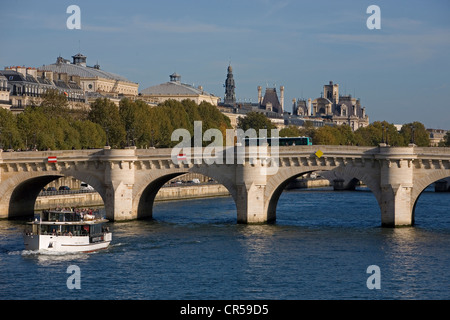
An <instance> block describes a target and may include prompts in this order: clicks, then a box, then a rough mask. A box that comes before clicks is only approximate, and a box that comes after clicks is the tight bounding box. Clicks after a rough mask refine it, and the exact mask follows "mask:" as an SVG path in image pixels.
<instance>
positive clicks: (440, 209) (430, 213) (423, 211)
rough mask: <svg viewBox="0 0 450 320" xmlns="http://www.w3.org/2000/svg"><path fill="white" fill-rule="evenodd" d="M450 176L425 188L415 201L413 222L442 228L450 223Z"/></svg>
mask: <svg viewBox="0 0 450 320" xmlns="http://www.w3.org/2000/svg"><path fill="white" fill-rule="evenodd" d="M449 187H450V176H449V177H447V178H444V179H439V180H436V181H434V182H432V183H431V184H429V185H427V186H426V187H425V188H423V189H422V190H421V191H420V193H419V195H418V196H417V197H416V199H415V201H414V205H413V208H412V224H413V225H416V224H417V225H419V226H423V227H431V228H440V227H441V226H445V225H448V223H449V222H450V215H449V214H448V210H449V203H450V188H449Z"/></svg>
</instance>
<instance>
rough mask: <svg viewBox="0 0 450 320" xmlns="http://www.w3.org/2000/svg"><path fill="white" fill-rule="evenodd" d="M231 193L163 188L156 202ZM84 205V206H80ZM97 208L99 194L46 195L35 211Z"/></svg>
mask: <svg viewBox="0 0 450 320" xmlns="http://www.w3.org/2000/svg"><path fill="white" fill-rule="evenodd" d="M229 195H230V193H229V192H228V190H227V189H226V188H225V187H224V186H223V185H221V184H198V185H183V186H171V187H165V188H161V189H160V190H159V192H158V194H157V195H156V198H155V201H157V202H158V201H173V200H187V199H198V198H209V197H226V196H229ZM80 204H82V205H80ZM82 206H83V207H97V206H103V199H102V197H101V196H100V194H99V193H97V192H87V193H71V194H66V195H58V194H57V195H46V196H39V197H37V199H36V204H35V209H36V210H43V209H49V208H55V207H82Z"/></svg>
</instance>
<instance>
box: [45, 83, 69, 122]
mask: <svg viewBox="0 0 450 320" xmlns="http://www.w3.org/2000/svg"><path fill="white" fill-rule="evenodd" d="M41 97H42V102H41V104H40V105H39V107H40V108H42V110H43V111H44V113H45V114H46V115H47V117H49V118H57V117H69V114H70V109H69V102H68V101H67V96H66V95H65V94H64V93H60V92H59V91H58V90H56V89H48V90H47V91H46V92H45V93H44V94H42V96H41Z"/></svg>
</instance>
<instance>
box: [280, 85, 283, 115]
mask: <svg viewBox="0 0 450 320" xmlns="http://www.w3.org/2000/svg"><path fill="white" fill-rule="evenodd" d="M280 100H281V101H280V103H281V112H280V113H283V112H284V86H281V87H280Z"/></svg>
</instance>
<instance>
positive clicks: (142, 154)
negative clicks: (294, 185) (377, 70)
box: [0, 145, 450, 226]
mask: <svg viewBox="0 0 450 320" xmlns="http://www.w3.org/2000/svg"><path fill="white" fill-rule="evenodd" d="M236 148H237V147H234V148H232V149H233V150H236ZM269 149H270V148H269ZM233 150H232V151H233ZM319 150H320V152H318V151H319ZM171 152H172V149H136V148H128V149H110V148H109V147H105V148H104V149H96V150H73V151H46V152H0V218H18V217H30V216H32V214H33V212H34V204H35V200H36V198H37V196H38V194H39V192H40V190H41V189H42V188H43V187H44V186H45V185H47V184H48V183H49V182H51V181H52V180H55V179H58V178H60V177H62V176H72V177H74V178H76V179H79V180H81V181H85V182H87V183H89V184H90V185H92V186H93V187H94V188H95V190H96V191H97V192H98V193H99V194H100V195H101V197H102V199H103V201H104V205H105V211H106V216H107V218H108V219H110V220H113V221H123V220H132V219H144V218H151V217H152V207H153V202H154V199H155V196H156V194H157V193H158V190H159V189H160V188H161V187H162V186H163V185H164V183H166V182H167V181H169V180H170V179H172V178H174V177H176V176H178V175H181V174H185V173H189V172H192V173H200V174H203V175H205V176H208V177H210V178H213V179H214V180H216V181H217V182H219V183H221V184H222V185H224V186H225V187H226V188H227V189H228V191H229V192H230V194H231V196H232V197H233V199H234V202H235V204H236V212H237V222H238V223H265V222H272V221H275V219H276V207H277V202H278V199H279V197H280V195H281V193H282V192H283V189H284V188H285V186H286V185H287V184H288V183H289V182H290V181H292V179H295V178H297V177H298V176H300V175H303V174H305V173H309V172H315V171H334V172H336V174H338V175H339V176H341V177H345V178H346V179H348V180H351V179H358V180H360V181H362V182H363V183H365V184H366V185H367V187H368V188H370V190H371V191H372V192H373V194H374V196H375V198H376V199H377V201H378V204H379V206H380V209H381V224H382V225H383V226H404V225H413V224H414V208H415V204H416V202H417V199H418V197H419V196H420V194H421V193H422V192H423V190H424V189H425V188H426V187H427V186H428V185H430V184H431V183H433V182H435V181H438V180H441V179H444V178H447V177H450V148H419V147H416V146H414V145H410V146H409V147H389V146H383V145H380V146H379V147H350V146H292V147H279V150H278V155H277V160H278V161H276V162H275V163H276V164H275V166H273V162H272V167H270V166H269V165H268V162H267V161H265V159H264V158H261V159H262V160H261V159H256V160H255V161H253V160H254V156H253V155H252V153H251V152H250V151H249V149H248V148H246V149H245V155H244V159H245V161H244V162H243V163H239V161H237V162H233V163H232V164H229V162H223V163H224V164H220V162H219V164H218V163H217V162H218V161H217V162H216V163H212V164H208V163H210V162H211V161H210V162H207V161H206V160H207V159H205V158H202V157H201V155H200V157H199V156H198V153H197V155H195V154H194V153H195V151H194V152H193V154H194V156H193V158H192V159H191V161H184V162H183V163H180V164H177V163H176V162H177V161H173V160H172V157H171ZM232 154H234V160H236V159H237V158H236V155H237V154H238V152H236V153H232ZM222 157H225V155H224V154H223V155H222ZM193 159H196V160H197V161H194V160H193ZM199 159H200V160H199ZM266 159H267V158H266ZM198 160H199V161H198ZM269 162H270V161H269ZM226 163H228V164H226ZM273 169H275V170H273Z"/></svg>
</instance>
